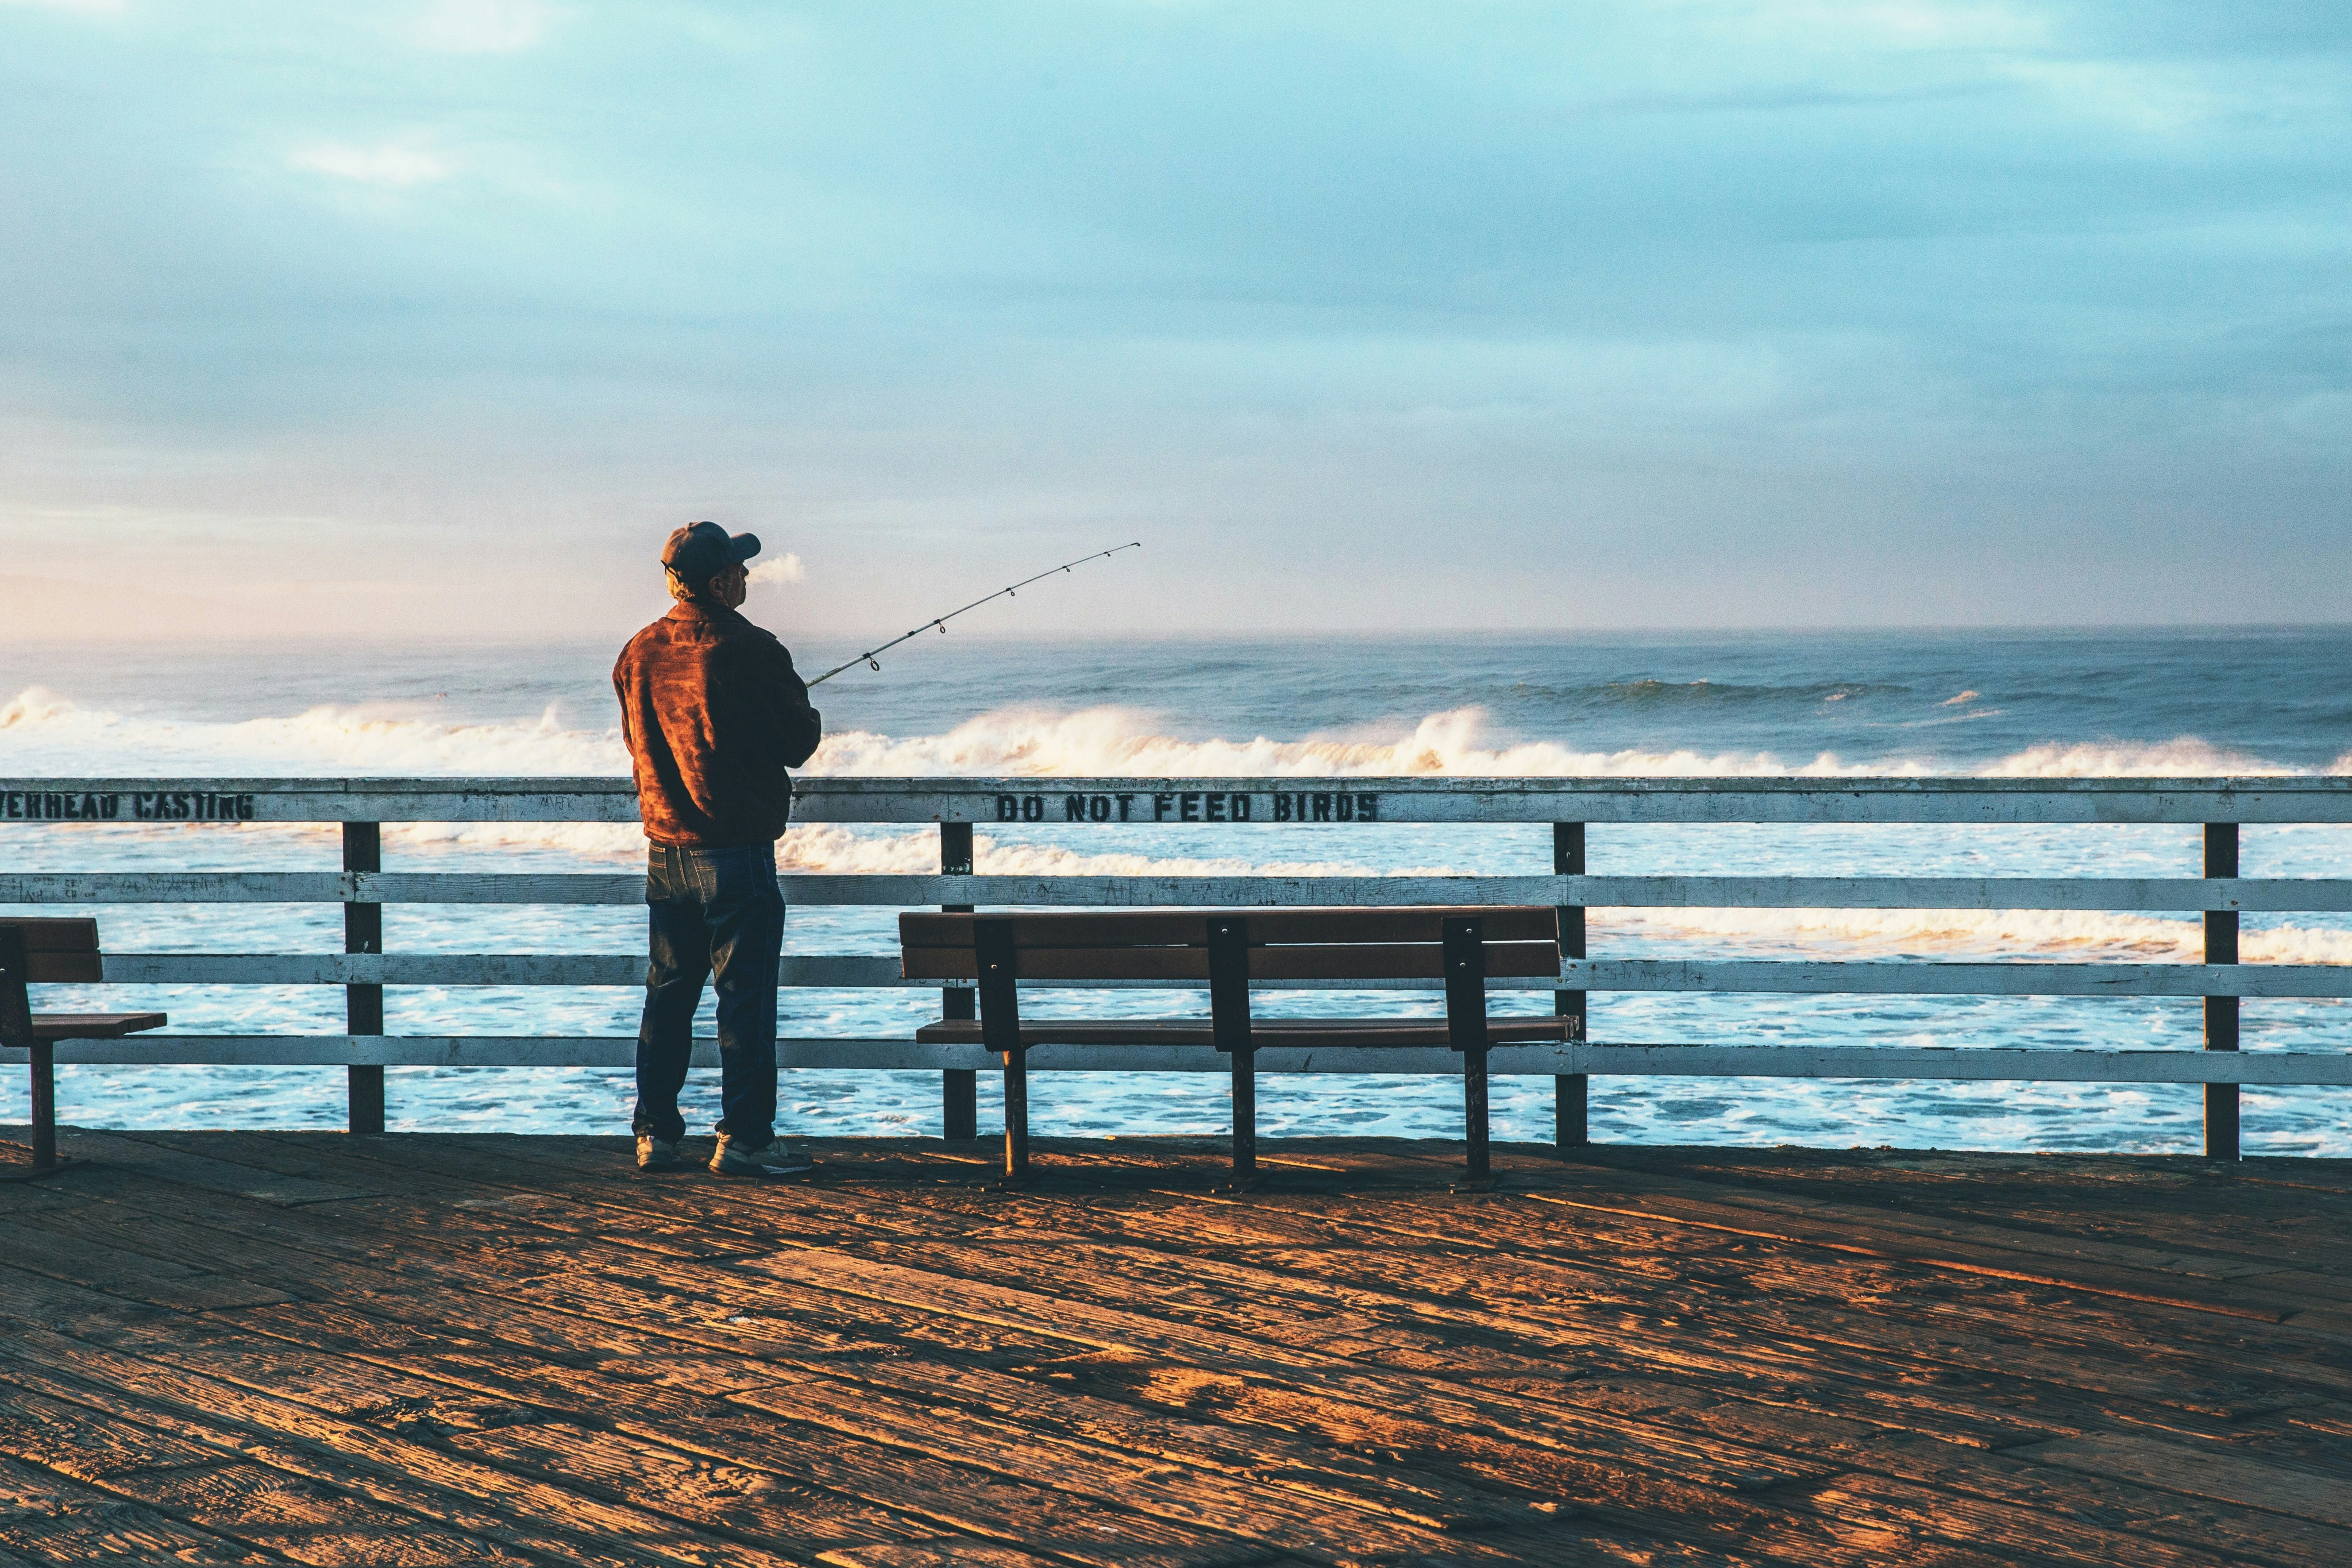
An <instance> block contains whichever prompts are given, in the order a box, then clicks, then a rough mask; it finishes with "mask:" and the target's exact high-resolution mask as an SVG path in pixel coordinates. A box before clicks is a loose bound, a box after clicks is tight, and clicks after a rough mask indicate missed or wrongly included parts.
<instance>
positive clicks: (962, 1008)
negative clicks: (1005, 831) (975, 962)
mask: <svg viewBox="0 0 2352 1568" xmlns="http://www.w3.org/2000/svg"><path fill="white" fill-rule="evenodd" d="M940 875H941V876H970V875H971V823H970V822H941V823H940ZM940 908H941V909H943V910H946V911H947V912H948V913H949V914H950V915H956V914H966V915H968V914H970V913H971V904H941V905H940ZM978 1001H979V993H978V992H976V991H973V990H971V989H968V988H965V987H962V986H946V987H942V988H940V1018H942V1019H973V1018H978V1017H979V1016H980V1012H979V1009H978V1006H977V1003H978ZM940 1123H941V1128H942V1130H941V1133H940V1136H942V1137H944V1138H947V1139H948V1140H949V1141H950V1142H956V1141H961V1140H968V1139H971V1138H977V1137H979V1136H980V1074H979V1073H978V1072H977V1071H974V1070H972V1069H971V1068H969V1067H950V1068H948V1069H947V1070H945V1071H942V1072H941V1073H940Z"/></svg>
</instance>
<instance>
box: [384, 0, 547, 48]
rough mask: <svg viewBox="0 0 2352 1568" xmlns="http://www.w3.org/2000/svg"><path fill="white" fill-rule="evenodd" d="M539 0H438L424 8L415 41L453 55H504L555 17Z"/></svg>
mask: <svg viewBox="0 0 2352 1568" xmlns="http://www.w3.org/2000/svg"><path fill="white" fill-rule="evenodd" d="M556 15H557V12H556V9H555V7H554V6H552V5H542V4H541V3H540V0H441V3H440V4H439V5H435V6H433V7H432V8H431V9H430V10H428V11H427V12H425V16H424V18H423V20H422V22H421V23H420V24H419V26H418V27H417V30H416V34H415V37H416V41H417V42H418V43H420V44H423V45H424V46H425V47H426V48H428V49H440V50H443V51H444V52H446V53H448V54H453V55H504V54H512V53H514V52H515V51H516V50H518V49H528V48H530V47H533V46H534V45H536V44H537V43H538V42H539V41H540V39H541V38H542V37H545V36H546V34H547V29H548V26H549V25H550V24H551V23H552V22H553V21H554V20H555V18H556Z"/></svg>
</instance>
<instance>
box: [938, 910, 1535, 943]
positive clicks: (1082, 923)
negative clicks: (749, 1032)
mask: <svg viewBox="0 0 2352 1568" xmlns="http://www.w3.org/2000/svg"><path fill="white" fill-rule="evenodd" d="M1211 915H1220V916H1223V915H1241V916H1243V917H1244V918H1245V919H1247V920H1248V921H1249V932H1250V941H1251V942H1252V943H1253V944H1259V943H1268V942H1277V943H1319V944H1327V945H1332V946H1337V945H1341V944H1346V943H1352V942H1435V941H1437V940H1438V939H1439V937H1440V935H1441V934H1442V931H1443V928H1444V921H1445V920H1446V918H1447V917H1449V916H1457V917H1458V916H1462V915H1475V916H1477V917H1478V918H1480V919H1482V920H1484V921H1485V922H1486V939H1487V940H1488V941H1489V942H1548V941H1551V940H1554V939H1556V938H1557V937H1558V936H1559V915H1558V914H1557V913H1556V912H1555V911H1554V910H1553V909H1552V908H1551V907H1550V906H1549V904H1496V905H1491V906H1489V905H1471V906H1466V907H1464V908H1459V909H1451V908H1443V907H1438V906H1430V907H1426V908H1413V909H1314V908H1299V909H1148V910H1144V909H1139V910H1120V911H1115V912H1100V911H1094V910H1065V911H1040V912H1029V913H1023V914H1018V915H963V914H944V913H940V914H935V913H932V912H930V911H929V910H921V911H917V910H909V911H908V912H906V913H905V914H902V915H899V916H898V940H899V941H900V942H901V943H902V944H904V945H905V946H909V947H969V946H971V941H972V935H971V924H972V922H973V921H974V920H976V919H982V920H985V919H1009V920H1011V921H1012V922H1013V946H1015V947H1153V946H1203V945H1205V944H1206V942H1207V940H1208V922H1209V917H1210V916H1211Z"/></svg>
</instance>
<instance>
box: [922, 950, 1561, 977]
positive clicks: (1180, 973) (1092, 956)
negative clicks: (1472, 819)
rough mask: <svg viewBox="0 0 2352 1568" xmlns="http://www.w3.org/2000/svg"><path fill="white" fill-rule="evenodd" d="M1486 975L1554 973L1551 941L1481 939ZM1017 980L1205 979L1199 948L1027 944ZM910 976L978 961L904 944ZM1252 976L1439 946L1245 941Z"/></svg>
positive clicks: (1440, 968)
mask: <svg viewBox="0 0 2352 1568" xmlns="http://www.w3.org/2000/svg"><path fill="white" fill-rule="evenodd" d="M1018 963H1019V969H1020V977H1021V978H1022V979H1024V980H1199V981H1202V983H1204V984H1205V983H1206V982H1207V980H1208V978H1209V950H1208V949H1207V948H1206V947H1030V948H1026V949H1024V950H1023V951H1022V952H1021V954H1020V957H1019V959H1018ZM903 967H904V973H905V976H906V977H907V978H908V979H910V980H976V979H978V978H979V977H980V964H979V960H978V958H977V956H975V955H974V953H973V952H972V950H971V948H969V947H908V949H906V954H905V958H904V961H903ZM1249 972H1250V978H1252V979H1254V980H1425V979H1434V978H1436V977H1439V976H1440V975H1442V974H1444V948H1443V947H1441V946H1438V945H1437V944H1436V943H1434V942H1413V943H1402V942H1362V943H1356V944H1353V945H1350V946H1336V947H1334V946H1284V947H1252V948H1251V949H1250V952H1249ZM1486 973H1487V974H1488V975H1490V976H1509V977H1542V976H1546V975H1558V974H1559V943H1557V942H1489V943H1486Z"/></svg>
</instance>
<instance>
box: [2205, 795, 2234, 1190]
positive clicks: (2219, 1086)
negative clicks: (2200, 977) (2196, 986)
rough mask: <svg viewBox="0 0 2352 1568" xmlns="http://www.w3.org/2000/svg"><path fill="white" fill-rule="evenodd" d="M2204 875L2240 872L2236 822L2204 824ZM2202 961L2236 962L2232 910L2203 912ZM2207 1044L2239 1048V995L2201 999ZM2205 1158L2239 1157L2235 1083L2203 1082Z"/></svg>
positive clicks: (2218, 1048) (2213, 1048)
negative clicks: (2203, 1007) (2237, 996)
mask: <svg viewBox="0 0 2352 1568" xmlns="http://www.w3.org/2000/svg"><path fill="white" fill-rule="evenodd" d="M2205 874H2206V875H2207V876H2226V877H2234V876H2236V875H2237V874H2238V824H2237V823H2235V822H2208V823H2206V824H2205ZM2205 961H2206V962H2207V963H2209V964H2234V963H2236V962H2237V961H2238V912H2237V911H2236V910H2234V909H2209V910H2207V911H2206V912H2205ZM2205 1049H2206V1050H2208V1051H2235V1050H2237V1049H2238V998H2235V997H2207V998H2205ZM2205 1157H2206V1158H2207V1159H2209V1160H2234V1159H2236V1158H2238V1157H2239V1156H2238V1086H2237V1085H2236V1084H2234V1083H2208V1084H2207V1085H2205Z"/></svg>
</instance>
